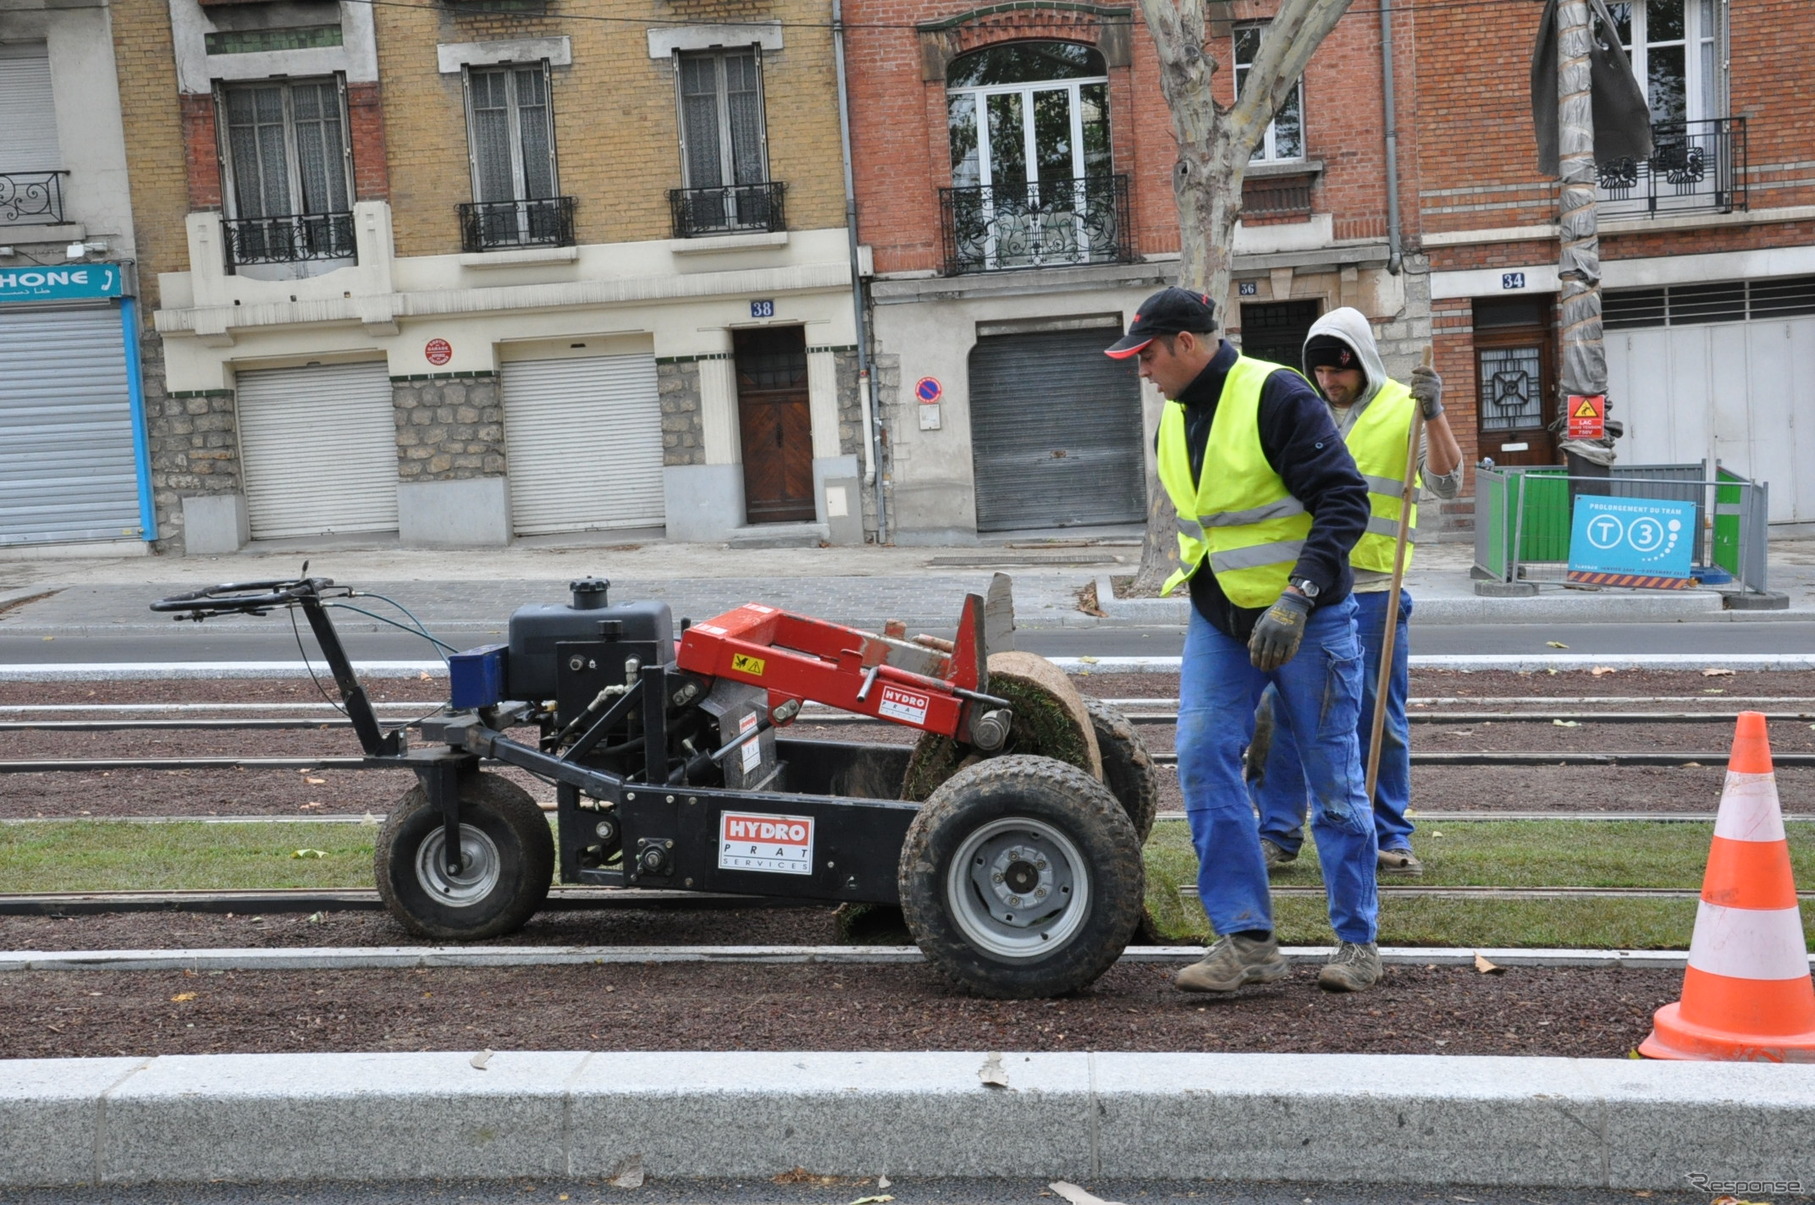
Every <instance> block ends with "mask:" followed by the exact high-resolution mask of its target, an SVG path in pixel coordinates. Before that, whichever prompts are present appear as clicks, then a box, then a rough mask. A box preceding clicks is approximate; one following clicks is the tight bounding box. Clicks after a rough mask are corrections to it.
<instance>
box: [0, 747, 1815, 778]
mask: <svg viewBox="0 0 1815 1205" xmlns="http://www.w3.org/2000/svg"><path fill="white" fill-rule="evenodd" d="M1771 760H1772V762H1773V763H1774V764H1775V765H1776V766H1777V767H1779V768H1792V767H1798V768H1800V767H1807V766H1815V753H1773V754H1772V755H1771ZM1153 761H1154V764H1155V765H1160V766H1175V765H1177V763H1178V755H1177V754H1176V753H1171V752H1165V753H1155V754H1153ZM1726 762H1727V752H1726V751H1709V750H1698V751H1691V752H1678V753H1660V752H1655V751H1645V750H1632V751H1613V752H1605V753H1584V752H1580V751H1572V750H1571V751H1566V750H1559V751H1557V752H1554V753H1532V752H1499V753H1492V752H1479V753H1475V752H1467V751H1460V750H1457V751H1444V752H1422V753H1421V752H1418V751H1416V750H1414V751H1413V753H1412V764H1413V765H1414V766H1514V767H1518V766H1531V767H1538V766H1676V767H1691V768H1694V767H1708V766H1723V765H1725V764H1726ZM365 768H366V763H365V759H364V758H359V757H138V758H134V757H106V758H40V759H35V760H30V759H28V760H15V761H0V774H89V773H95V772H97V771H115V770H143V771H149V772H156V771H159V770H238V769H245V770H361V769H365ZM386 768H393V767H386Z"/></svg>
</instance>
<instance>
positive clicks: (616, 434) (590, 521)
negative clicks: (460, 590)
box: [504, 355, 667, 536]
mask: <svg viewBox="0 0 1815 1205" xmlns="http://www.w3.org/2000/svg"><path fill="white" fill-rule="evenodd" d="M504 439H505V451H506V454H507V455H508V456H509V458H510V461H509V463H510V506H511V516H512V521H513V522H514V523H515V525H516V529H517V533H518V534H519V535H526V536H528V535H546V534H549V533H552V532H561V531H602V530H607V529H610V528H614V527H660V526H661V525H662V524H663V522H664V521H665V516H666V513H667V512H666V508H665V506H664V504H663V501H662V404H661V399H660V398H659V397H658V395H657V393H656V383H655V357H654V356H651V355H630V356H587V357H582V358H579V359H572V360H519V361H515V362H511V363H507V364H505V365H504Z"/></svg>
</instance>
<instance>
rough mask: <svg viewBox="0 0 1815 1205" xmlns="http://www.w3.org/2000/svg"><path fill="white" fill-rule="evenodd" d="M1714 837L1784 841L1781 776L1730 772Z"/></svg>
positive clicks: (1737, 839)
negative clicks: (1780, 796)
mask: <svg viewBox="0 0 1815 1205" xmlns="http://www.w3.org/2000/svg"><path fill="white" fill-rule="evenodd" d="M1714 835H1715V836H1717V837H1725V838H1726V839H1727V840H1729V841H1782V840H1783V839H1784V831H1783V809H1781V808H1780V807H1778V804H1777V776H1776V775H1775V774H1738V773H1735V772H1734V771H1732V770H1729V771H1727V786H1726V789H1725V790H1724V791H1723V792H1722V794H1721V798H1720V814H1719V815H1718V816H1717V817H1716V818H1715V821H1714Z"/></svg>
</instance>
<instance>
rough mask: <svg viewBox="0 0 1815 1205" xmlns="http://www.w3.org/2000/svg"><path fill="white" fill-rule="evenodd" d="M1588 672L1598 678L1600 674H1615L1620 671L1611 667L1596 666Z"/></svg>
mask: <svg viewBox="0 0 1815 1205" xmlns="http://www.w3.org/2000/svg"><path fill="white" fill-rule="evenodd" d="M1588 672H1589V673H1591V674H1593V675H1594V676H1595V677H1597V678H1598V677H1600V676H1601V675H1602V674H1617V673H1619V672H1620V671H1619V670H1617V669H1615V668H1613V666H1611V665H1597V666H1595V667H1594V668H1593V669H1591V670H1589V671H1588Z"/></svg>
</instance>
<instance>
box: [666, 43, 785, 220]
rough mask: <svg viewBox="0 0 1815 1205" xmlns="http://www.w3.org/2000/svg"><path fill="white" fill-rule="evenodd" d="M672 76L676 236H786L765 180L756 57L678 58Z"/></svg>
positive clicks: (753, 50) (765, 142)
mask: <svg viewBox="0 0 1815 1205" xmlns="http://www.w3.org/2000/svg"><path fill="white" fill-rule="evenodd" d="M674 74H675V80H676V82H677V85H678V90H679V97H678V100H679V104H680V128H681V187H680V188H678V189H675V190H674V191H673V192H671V193H670V194H669V202H670V204H671V206H672V208H673V211H674V235H675V237H676V238H690V237H692V236H695V235H701V234H726V233H735V232H739V231H763V230H783V229H786V226H787V223H786V221H785V220H784V217H783V213H782V205H781V194H782V188H781V185H780V184H777V183H774V182H772V181H771V180H770V179H769V139H768V134H767V133H766V132H765V129H764V123H763V75H762V56H761V52H760V51H759V50H758V48H757V47H755V46H748V47H744V48H742V49H738V50H710V51H692V52H677V54H676V56H675V73H674Z"/></svg>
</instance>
